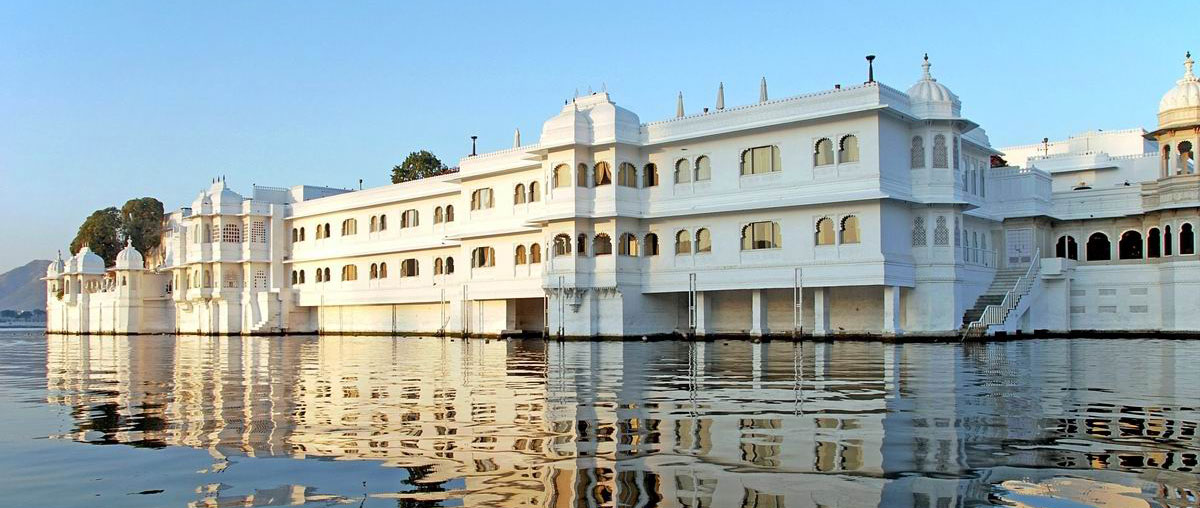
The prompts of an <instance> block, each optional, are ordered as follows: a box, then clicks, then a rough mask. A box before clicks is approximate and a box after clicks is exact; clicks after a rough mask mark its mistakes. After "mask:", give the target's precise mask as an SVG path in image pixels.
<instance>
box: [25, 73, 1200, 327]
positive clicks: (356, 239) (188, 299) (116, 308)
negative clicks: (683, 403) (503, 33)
mask: <svg viewBox="0 0 1200 508" xmlns="http://www.w3.org/2000/svg"><path fill="white" fill-rule="evenodd" d="M1191 66H1192V63H1191V59H1190V57H1189V58H1188V60H1187V64H1186V73H1185V76H1184V78H1183V79H1181V80H1179V82H1178V83H1177V84H1176V86H1175V87H1174V88H1172V89H1171V90H1170V91H1169V92H1168V93H1167V95H1166V96H1164V97H1163V99H1162V101H1161V103H1160V112H1159V128H1158V129H1157V130H1156V131H1154V132H1151V133H1147V132H1145V131H1144V130H1142V129H1131V130H1123V131H1109V132H1102V131H1094V132H1087V133H1083V134H1081V135H1079V136H1075V137H1072V138H1070V139H1069V140H1066V141H1049V140H1046V141H1045V142H1042V143H1035V144H1032V145H1025V146H1017V147H1011V148H1003V149H997V148H993V147H992V146H991V145H990V143H989V142H988V137H987V135H986V134H985V133H984V131H983V129H982V128H981V127H979V126H978V125H977V124H976V123H975V122H973V121H971V120H969V119H967V118H966V117H964V116H963V115H962V110H961V102H960V100H959V98H958V97H957V96H956V95H955V94H954V93H952V92H951V91H950V90H949V89H948V88H947V87H946V86H945V85H943V84H942V83H940V82H938V81H937V80H936V79H934V78H933V76H932V74H931V72H930V64H929V61H928V59H926V60H925V61H924V62H923V65H922V67H923V76H922V78H921V79H920V80H919V81H918V82H917V83H916V84H914V85H913V86H912V87H910V88H909V89H908V91H907V92H902V91H900V90H897V89H894V88H890V87H888V86H886V85H884V84H882V83H879V82H868V83H865V84H861V85H855V86H847V87H841V86H838V87H835V88H834V89H832V90H824V91H821V92H817V93H810V94H803V95H796V96H791V97H784V98H780V99H770V98H769V97H767V93H766V85H765V82H764V83H763V84H762V90H761V94H760V100H759V101H758V102H757V103H755V104H749V105H744V106H736V107H729V108H726V107H724V98H723V97H719V99H718V106H717V107H716V108H714V109H712V110H709V109H705V110H704V111H703V112H695V113H693V114H690V115H689V114H685V111H684V110H683V106H682V99H680V104H679V114H678V115H677V116H676V117H675V118H671V119H668V120H662V121H655V122H649V123H643V122H642V121H641V120H640V119H639V118H638V116H637V115H636V114H634V113H633V112H631V111H629V110H626V109H624V108H621V107H620V106H617V105H616V104H615V103H614V102H613V101H612V99H611V98H610V96H609V94H608V93H606V92H600V93H593V94H590V95H586V96H581V97H576V98H574V99H571V100H568V101H566V103H565V104H564V105H563V107H562V109H561V110H560V111H559V112H558V114H557V115H555V116H553V117H552V118H550V119H549V120H547V121H546V122H545V124H544V125H543V128H542V132H541V137H540V140H539V141H538V142H537V143H535V144H525V145H522V144H520V141H519V135H518V137H517V139H516V140H514V146H513V147H512V148H511V149H508V150H503V151H499V152H493V153H485V154H480V155H474V156H468V157H466V158H463V159H462V160H460V161H459V171H457V172H455V173H451V174H448V175H443V176H438V177H433V178H428V179H424V180H419V181H414V182H408V183H403V184H397V185H388V186H384V187H379V188H373V189H367V190H360V191H344V190H338V189H329V188H322V187H308V186H298V187H293V188H290V189H282V188H268V187H255V188H254V191H253V195H252V196H251V197H245V196H242V195H239V194H237V193H235V192H233V191H232V190H230V189H229V188H227V187H226V185H225V182H224V180H223V179H218V180H216V181H214V183H213V185H212V186H211V187H210V188H209V189H208V190H206V191H204V192H203V193H201V194H200V195H199V196H198V197H197V198H196V200H195V202H193V203H192V205H191V207H189V208H183V209H180V210H178V211H176V212H173V213H172V214H170V216H169V218H168V221H167V225H166V228H165V231H166V232H165V233H164V237H163V247H162V249H161V251H162V252H159V253H156V255H155V256H152V259H151V261H150V262H148V263H140V262H139V263H135V264H137V265H138V266H131V265H130V263H129V262H128V259H129V258H132V255H135V254H138V253H137V252H136V251H135V250H133V249H132V248H127V252H126V253H123V256H125V255H126V254H127V253H128V254H129V255H128V256H126V261H125V262H122V261H118V263H117V266H115V267H111V268H106V267H104V266H103V262H102V261H99V258H98V257H97V256H95V254H92V253H90V252H89V251H86V250H85V251H82V252H80V253H79V254H77V255H76V256H74V257H72V258H71V259H69V260H67V261H65V262H56V263H54V264H52V265H51V267H50V269H49V270H48V272H47V277H46V280H47V291H48V292H50V294H51V297H50V300H49V301H50V303H49V305H48V307H49V308H48V312H49V316H50V319H49V322H50V324H49V328H50V330H51V331H61V332H71V333H156V332H176V331H177V332H186V333H202V334H271V333H309V332H323V333H387V334H392V333H396V334H417V333H439V332H445V333H455V334H458V333H467V334H472V335H500V334H504V333H514V332H527V333H543V332H544V333H548V334H550V335H551V336H560V335H561V336H564V337H630V336H632V337H640V336H643V335H663V334H690V333H695V334H696V335H699V336H713V335H722V334H731V335H749V336H762V335H793V334H802V335H818V336H824V335H835V336H836V335H850V334H857V335H861V334H870V335H887V336H894V335H907V336H954V335H957V334H959V333H960V330H962V329H963V326H964V322H965V321H973V320H975V318H976V317H977V316H979V315H980V314H979V312H972V311H971V310H970V309H972V308H976V310H977V311H978V310H980V309H984V308H986V305H985V304H986V303H989V302H993V298H1000V299H1001V300H997V301H1005V302H1008V301H1011V302H1013V305H1010V306H1008V307H1006V308H1004V309H999V307H1002V306H1003V305H1000V304H997V305H995V306H994V307H997V308H996V309H992V310H988V311H985V312H984V313H983V316H985V317H982V318H980V319H981V320H982V321H981V322H982V323H983V326H984V328H983V329H984V330H985V331H991V332H997V331H1008V332H1015V331H1018V330H1020V331H1024V332H1033V331H1036V330H1048V331H1054V332H1068V331H1080V330H1094V331H1178V332H1196V331H1200V303H1198V302H1197V300H1198V299H1197V298H1196V295H1198V294H1200V291H1198V290H1200V259H1198V258H1197V255H1196V239H1195V232H1194V228H1195V227H1200V217H1198V206H1200V176H1197V173H1196V168H1195V156H1194V147H1196V146H1197V145H1198V144H1200V139H1198V137H1200V134H1198V133H1200V86H1198V85H1197V80H1196V78H1195V77H1194V75H1193V73H1192V70H1191ZM1004 160H1006V161H1007V163H1008V164H1007V165H1004V164H1002V163H1001V161H1004ZM129 251H132V252H129ZM139 258H140V255H139ZM97 261H99V263H97ZM122 263H124V264H122ZM143 265H146V266H143ZM114 281H115V282H114ZM121 281H127V282H126V283H124V284H123V283H122V282H121ZM134 282H136V283H134ZM1006 296H1007V297H1008V298H1009V300H1002V299H1003V298H1004V297H1006ZM977 303H978V305H977ZM964 316H967V317H966V318H965V319H964ZM987 316H991V317H990V318H989V317H987ZM988 319H993V320H992V321H987V320H988Z"/></svg>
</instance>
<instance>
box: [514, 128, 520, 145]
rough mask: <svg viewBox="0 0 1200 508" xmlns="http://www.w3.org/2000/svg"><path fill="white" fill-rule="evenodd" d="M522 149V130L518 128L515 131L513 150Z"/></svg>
mask: <svg viewBox="0 0 1200 508" xmlns="http://www.w3.org/2000/svg"><path fill="white" fill-rule="evenodd" d="M520 147H521V129H520V128H517V129H516V130H514V131H513V148H520Z"/></svg>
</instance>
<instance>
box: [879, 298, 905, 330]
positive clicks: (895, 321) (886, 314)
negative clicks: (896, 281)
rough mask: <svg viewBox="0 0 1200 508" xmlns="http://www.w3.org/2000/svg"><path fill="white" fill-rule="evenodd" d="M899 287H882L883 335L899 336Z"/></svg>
mask: <svg viewBox="0 0 1200 508" xmlns="http://www.w3.org/2000/svg"><path fill="white" fill-rule="evenodd" d="M901 332H902V330H901V329H900V286H884V287H883V334H884V335H900V333H901Z"/></svg>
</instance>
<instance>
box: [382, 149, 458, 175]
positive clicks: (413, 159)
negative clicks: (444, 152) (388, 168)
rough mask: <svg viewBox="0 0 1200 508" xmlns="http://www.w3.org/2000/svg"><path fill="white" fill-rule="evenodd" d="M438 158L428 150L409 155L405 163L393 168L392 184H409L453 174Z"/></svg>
mask: <svg viewBox="0 0 1200 508" xmlns="http://www.w3.org/2000/svg"><path fill="white" fill-rule="evenodd" d="M451 171H452V170H451V169H450V168H447V167H446V165H445V164H442V161H440V160H438V158H437V156H435V155H433V154H432V153H429V151H428V150H421V151H419V152H413V153H410V154H408V157H405V158H404V162H403V163H401V164H400V165H399V166H394V167H392V183H400V182H407V181H410V180H418V179H421V178H429V177H431V176H437V175H442V174H446V173H449V172H451Z"/></svg>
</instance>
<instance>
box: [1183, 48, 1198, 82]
mask: <svg viewBox="0 0 1200 508" xmlns="http://www.w3.org/2000/svg"><path fill="white" fill-rule="evenodd" d="M1184 57H1186V58H1187V60H1184V61H1183V69H1184V71H1183V79H1185V80H1188V81H1195V80H1196V75H1195V74H1192V66H1193V65H1195V63H1196V62H1193V61H1192V52H1191V51H1188V52H1187V53H1186V54H1185V55H1184Z"/></svg>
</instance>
